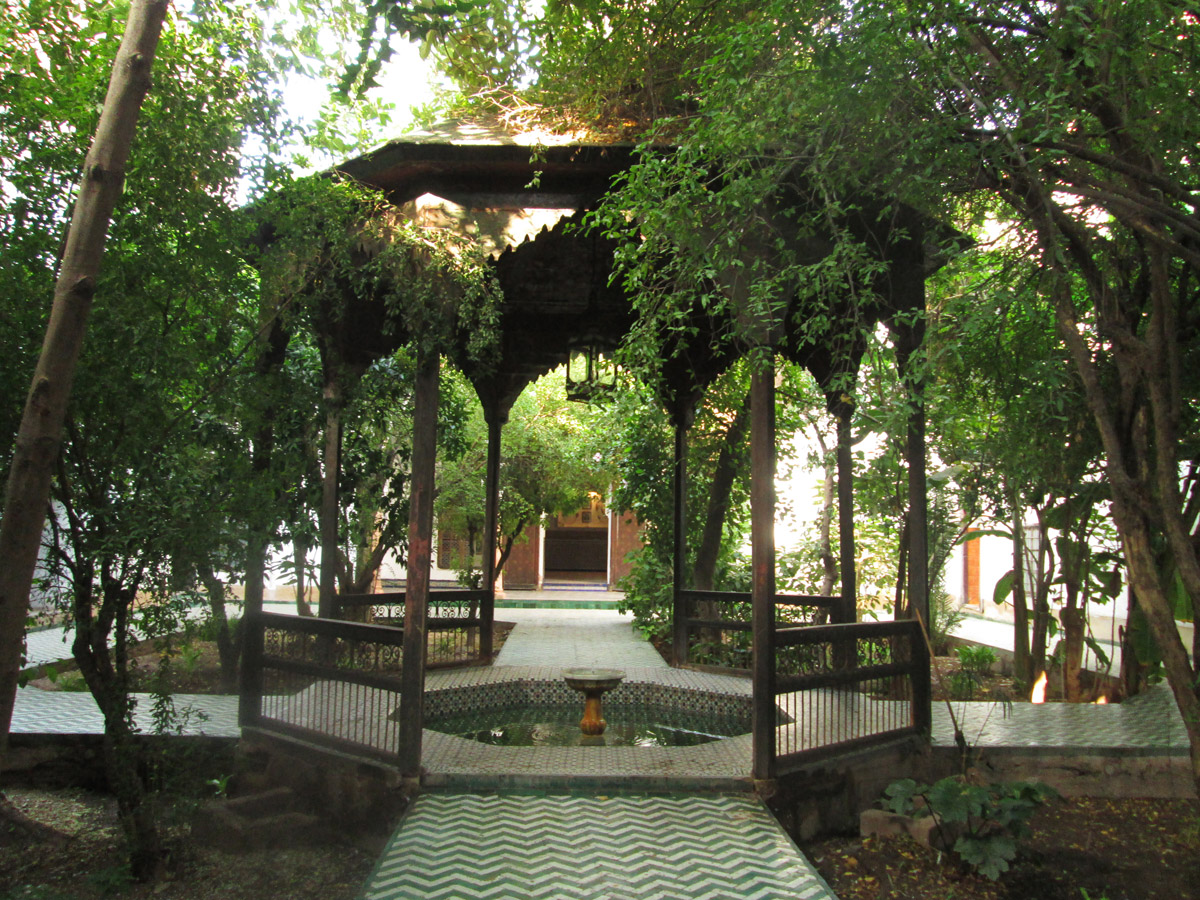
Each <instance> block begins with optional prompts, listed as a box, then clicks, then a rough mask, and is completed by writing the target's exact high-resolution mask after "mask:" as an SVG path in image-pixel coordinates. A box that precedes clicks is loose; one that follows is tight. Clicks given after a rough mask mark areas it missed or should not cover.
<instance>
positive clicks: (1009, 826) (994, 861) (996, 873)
mask: <svg viewBox="0 0 1200 900" xmlns="http://www.w3.org/2000/svg"><path fill="white" fill-rule="evenodd" d="M918 798H920V799H921V800H922V801H923V802H922V803H917V802H916V801H917V799H918ZM1052 799H1058V792H1057V791H1055V790H1054V789H1053V788H1052V787H1050V786H1049V785H1045V784H1041V783H1039V782H1033V781H1014V782H1007V783H1002V784H990V785H980V784H972V783H970V782H968V781H967V780H965V779H963V778H960V777H950V778H943V779H942V780H941V781H939V782H937V783H935V784H933V785H932V786H930V785H924V784H918V783H917V782H915V781H913V779H911V778H904V779H901V780H900V781H894V782H892V783H891V784H890V785H888V788H887V790H886V791H884V798H883V800H882V804H883V807H884V809H890V810H891V811H892V812H896V813H900V814H901V815H909V816H913V817H915V818H921V817H924V816H930V815H932V816H933V817H934V819H935V821H936V826H937V831H938V835H939V837H940V838H941V840H942V844H943V846H947V847H951V849H953V851H954V852H955V853H956V854H957V855H958V857H959V858H960V859H961V860H962V861H963V862H964V863H965V864H967V865H968V866H970V867H971V868H973V869H975V871H977V872H979V874H980V875H983V876H984V877H985V878H989V879H991V880H992V881H995V880H996V879H997V878H999V877H1000V873H1002V872H1006V871H1008V864H1009V863H1010V862H1012V861H1013V860H1014V859H1015V858H1016V856H1017V841H1018V840H1021V839H1023V838H1027V837H1029V836H1030V834H1031V833H1032V832H1031V830H1030V828H1029V820H1030V818H1032V817H1033V814H1034V813H1035V812H1036V811H1037V808H1038V807H1039V806H1041V805H1042V804H1043V803H1045V802H1046V801H1047V800H1052Z"/></svg>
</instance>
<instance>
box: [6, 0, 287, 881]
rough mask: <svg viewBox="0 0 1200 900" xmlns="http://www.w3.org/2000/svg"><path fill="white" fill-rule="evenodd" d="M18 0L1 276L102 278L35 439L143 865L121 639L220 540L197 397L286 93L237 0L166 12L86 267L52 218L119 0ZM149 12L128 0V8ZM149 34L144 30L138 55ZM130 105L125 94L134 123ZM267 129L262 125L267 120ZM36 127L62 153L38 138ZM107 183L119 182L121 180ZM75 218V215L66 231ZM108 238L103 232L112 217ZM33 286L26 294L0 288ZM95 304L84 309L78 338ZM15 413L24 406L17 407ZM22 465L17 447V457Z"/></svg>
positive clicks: (231, 324)
mask: <svg viewBox="0 0 1200 900" xmlns="http://www.w3.org/2000/svg"><path fill="white" fill-rule="evenodd" d="M8 12H9V13H10V14H13V15H14V18H11V19H7V20H6V26H7V27H8V29H10V30H9V35H10V36H11V37H12V38H13V40H12V41H8V40H6V41H5V42H4V45H5V47H6V50H7V55H6V57H5V59H4V61H3V69H2V71H3V75H4V79H5V83H6V88H7V89H8V91H7V93H6V100H5V102H4V104H3V110H4V118H3V122H2V125H3V128H2V132H3V141H4V142H5V145H6V150H11V151H12V153H11V155H9V153H6V154H5V160H6V163H5V165H6V169H5V172H4V179H3V182H2V183H3V184H5V185H6V188H7V190H6V196H5V197H4V207H3V219H2V220H0V221H2V224H3V227H4V231H5V240H4V241H3V247H4V250H3V251H2V252H3V253H4V254H5V259H4V260H3V265H0V270H3V271H4V272H5V273H6V274H5V279H4V284H3V286H4V288H5V291H6V293H7V292H8V291H10V290H14V289H16V290H22V291H24V289H26V288H28V287H29V286H36V285H41V286H42V288H41V290H42V291H43V292H44V293H48V292H49V290H48V288H49V285H50V284H52V283H53V281H54V278H55V271H56V270H58V272H59V279H60V281H62V282H63V283H64V284H65V285H67V287H69V288H73V289H79V288H86V290H83V292H82V294H78V296H77V299H80V300H82V301H84V306H83V307H82V308H80V311H82V310H83V309H86V306H87V303H86V301H87V300H90V298H91V295H92V293H93V290H94V292H95V295H96V296H97V297H100V298H102V301H101V302H99V303H98V304H97V306H96V310H95V312H94V314H93V316H92V323H91V332H92V339H91V340H90V341H89V343H88V345H87V347H86V348H85V350H84V352H83V354H82V356H81V357H80V359H79V368H80V377H79V378H78V379H76V381H75V387H74V391H73V393H72V396H71V400H70V403H69V405H67V406H66V408H65V421H66V436H65V440H64V442H63V444H62V450H61V455H60V454H59V453H58V452H57V448H56V444H55V442H54V441H50V442H48V443H47V442H46V441H40V442H39V444H38V451H39V453H43V454H46V462H47V464H48V465H52V466H54V465H56V470H55V478H54V483H53V495H52V496H53V502H54V505H53V515H52V516H51V517H50V557H49V562H48V567H49V568H50V570H51V572H52V573H53V574H54V575H56V576H57V578H58V580H57V581H56V587H57V588H58V589H59V590H61V591H62V598H63V602H64V604H65V606H66V609H67V610H68V611H69V614H70V616H71V618H72V619H73V623H74V627H75V634H76V639H75V644H74V648H73V651H74V654H75V657H76V660H77V661H78V663H79V665H80V670H81V672H82V673H83V675H84V678H85V679H86V681H87V683H88V686H89V688H90V689H91V691H92V693H93V696H95V698H96V701H97V703H98V704H99V706H100V709H101V711H102V712H103V714H104V718H105V748H106V762H107V765H108V772H109V778H110V782H111V784H112V785H113V788H114V791H115V792H116V794H117V797H118V803H119V806H120V811H121V818H122V822H123V824H124V825H125V828H126V834H127V836H128V839H129V843H130V851H131V859H132V863H133V867H134V871H135V873H136V874H137V875H139V876H145V875H147V874H150V873H151V872H152V871H154V870H155V869H156V867H157V866H158V865H159V863H160V861H161V856H160V849H161V848H160V844H159V837H158V833H157V829H156V825H155V822H154V817H153V815H152V813H151V807H150V806H148V805H147V803H146V797H147V790H148V785H147V784H146V783H145V782H144V781H143V776H142V768H141V767H140V766H139V765H138V763H137V759H138V754H139V752H140V751H139V750H138V745H137V744H136V743H134V741H133V739H132V724H131V720H130V711H131V700H130V698H129V696H128V683H129V667H130V659H129V655H128V641H129V635H130V633H131V630H132V627H133V626H134V625H135V624H140V625H142V626H144V627H145V628H146V629H147V630H149V631H151V632H155V631H158V630H159V626H161V625H162V624H163V622H162V621H160V620H161V619H165V618H169V616H170V612H171V609H170V607H168V606H164V605H161V604H155V603H149V604H147V603H143V602H141V599H142V598H146V597H150V596H153V597H156V598H158V599H160V600H162V599H165V598H166V597H167V596H168V595H169V594H170V593H171V592H172V587H173V565H172V559H173V557H175V556H179V557H180V558H184V557H187V558H191V559H195V558H196V552H197V550H198V548H200V547H205V546H207V547H212V546H213V542H214V541H215V540H217V535H216V534H215V533H214V532H213V531H211V530H209V529H208V528H206V527H205V526H206V525H207V524H208V523H209V518H208V516H207V515H206V514H205V504H206V502H207V498H208V495H209V494H210V493H211V490H210V489H211V483H210V482H209V481H208V480H207V479H209V478H214V477H216V471H217V467H216V466H215V464H214V460H215V458H216V455H217V454H216V450H215V443H214V442H213V441H212V440H211V438H212V429H211V422H206V421H205V420H204V419H203V418H201V419H194V418H193V417H192V415H191V414H192V412H193V411H194V410H195V409H196V408H197V407H198V406H201V405H203V404H204V402H205V400H206V398H207V397H208V396H209V395H210V394H211V393H212V392H213V391H214V390H216V389H218V388H219V386H220V383H221V380H222V377H223V375H224V374H225V373H226V372H227V371H228V370H229V368H230V367H231V366H233V365H235V364H236V352H237V349H238V337H239V334H238V324H239V322H240V321H241V318H240V313H241V308H240V306H239V302H240V300H241V299H242V298H243V297H244V296H245V291H246V288H247V287H248V283H247V282H246V279H245V277H244V275H245V273H244V269H243V267H242V264H241V262H240V260H239V259H238V258H237V257H236V255H235V254H233V253H231V252H230V250H231V248H232V247H233V245H234V235H235V233H236V224H235V220H234V218H233V213H232V201H233V198H234V192H235V189H236V184H237V180H238V178H239V177H240V174H241V172H242V168H241V161H240V156H241V149H242V141H243V139H244V136H245V133H246V129H247V123H270V122H271V121H272V119H273V115H274V100H273V98H272V97H271V96H270V94H269V93H268V92H267V91H266V89H265V88H264V86H263V84H262V83H261V82H260V81H259V80H258V79H257V78H256V77H255V75H254V74H253V73H254V72H255V71H257V68H258V65H257V58H256V34H257V30H256V28H255V25H254V22H253V20H252V19H249V18H247V17H246V10H245V9H242V8H241V7H234V6H229V7H225V8H223V10H222V12H221V14H220V15H213V16H212V17H203V16H201V17H197V18H193V19H182V18H178V19H176V18H173V19H170V20H169V21H168V22H167V24H166V28H165V31H164V33H163V37H162V41H161V45H160V46H159V47H158V62H157V67H158V70H159V88H158V90H157V91H156V92H155V93H153V94H152V95H151V96H150V97H149V99H148V100H147V101H146V103H145V108H144V110H143V118H144V119H145V120H146V122H147V123H149V128H147V129H146V132H145V136H144V138H143V140H142V141H141V142H139V144H138V146H137V147H136V148H135V150H134V153H133V154H132V156H131V157H130V158H129V163H128V166H129V168H128V175H129V177H128V182H127V184H126V186H125V191H124V193H123V195H122V196H121V199H120V207H119V208H118V213H117V216H116V219H115V221H114V224H113V226H112V239H111V246H110V248H109V253H108V255H107V258H106V265H105V268H104V270H103V271H102V272H100V273H99V274H98V275H97V274H96V270H95V268H94V267H95V265H96V263H97V260H98V253H99V244H96V245H94V246H93V250H92V252H93V256H92V257H91V259H90V261H89V263H88V265H90V266H91V267H92V268H91V269H90V271H89V270H87V269H85V270H80V269H78V268H74V266H75V265H76V263H75V261H74V259H73V257H72V256H71V254H72V253H73V252H74V251H73V250H72V249H71V247H72V245H71V243H70V239H69V240H68V244H67V249H66V251H65V253H66V256H64V258H63V260H62V261H61V263H60V262H59V260H58V259H57V252H56V250H57V248H56V247H55V244H54V242H53V241H52V240H47V235H51V236H52V235H53V234H54V231H55V230H58V229H60V228H61V227H62V226H63V224H64V223H63V221H62V219H61V212H60V210H61V209H62V206H63V203H64V200H65V192H66V186H67V185H69V183H70V181H71V179H72V173H73V172H74V171H76V170H77V168H78V166H79V159H80V158H81V156H82V152H83V146H82V145H83V142H84V141H85V140H86V137H87V135H88V134H90V133H91V130H92V124H93V122H94V118H95V110H96V109H97V105H98V103H99V101H100V99H101V96H102V93H103V89H104V82H105V75H106V67H107V61H108V60H110V59H112V58H113V56H114V54H115V48H116V43H117V40H118V33H119V28H120V20H119V18H117V13H116V12H115V11H113V10H112V9H109V8H105V9H103V10H101V9H98V8H94V7H91V6H78V5H77V4H74V3H69V2H62V3H54V4H39V5H35V6H31V7H22V8H19V9H17V10H14V9H13V8H12V7H9V8H8ZM163 12H165V4H161V5H159V9H158V13H159V15H160V16H161V14H162V13H163ZM143 13H144V9H143V8H142V7H140V6H135V7H134V19H135V20H137V19H138V17H139V16H141V15H142V14H143ZM153 46H154V45H153V44H150V45H148V46H147V47H143V48H142V52H143V54H144V56H145V59H146V62H149V59H150V58H152V56H153ZM126 52H128V51H126ZM135 70H136V67H135ZM122 71H123V69H122ZM117 84H118V86H119V84H120V82H119V80H118V82H117ZM50 98H54V99H53V100H51V99H50ZM59 99H61V100H62V102H56V101H58V100H59ZM134 110H136V106H135V107H134ZM132 115H136V113H135V112H134V113H128V112H127V113H126V119H125V122H124V126H125V128H126V129H127V133H126V141H128V139H129V137H131V134H132V118H131V116H132ZM102 120H103V115H102ZM106 127H107V126H105V125H104V124H103V123H102V125H101V126H100V130H101V132H103V131H104V129H105V128H106ZM260 127H261V126H260ZM263 134H264V136H267V137H270V134H271V131H270V126H269V125H268V126H267V129H266V130H265V131H264V132H263ZM43 146H47V147H48V148H49V149H50V152H49V153H47V154H42V152H41V150H42V148H43ZM97 146H102V145H101V144H100V143H98V144H97ZM97 165H99V166H101V167H104V166H108V165H112V166H113V167H114V168H113V169H112V174H114V175H121V174H124V173H123V168H124V165H123V163H122V162H121V161H120V158H119V157H118V158H117V159H116V160H115V161H113V162H111V163H110V162H108V161H107V160H105V161H101V162H97V161H96V158H95V157H93V158H92V161H91V162H90V163H89V166H90V167H95V166H97ZM90 170H91V169H89V171H90ZM104 181H105V179H98V178H93V179H90V181H89V183H92V182H94V183H96V184H99V183H101V182H104ZM115 186H116V188H117V193H120V179H118V180H117V181H116V183H115ZM8 191H11V193H8ZM101 218H103V219H105V220H106V219H107V216H106V215H104V216H102V217H101ZM79 227H80V223H79V221H78V220H77V222H76V223H75V225H73V226H72V229H71V232H72V234H74V233H75V232H76V230H77V228H79ZM10 237H11V240H10ZM97 239H98V240H99V241H101V242H102V241H103V228H101V230H100V231H99V232H98V234H97ZM39 248H40V249H39ZM29 305H30V304H28V295H26V294H25V293H21V294H19V295H15V296H14V295H10V296H9V299H8V300H7V301H6V302H5V303H4V304H3V306H4V308H5V309H17V308H21V307H27V306H29ZM56 315H57V316H59V317H61V311H59V312H58V313H56ZM52 321H54V319H52ZM83 321H84V318H83V317H82V316H79V317H75V318H73V320H72V322H73V325H74V326H76V328H77V331H76V334H75V339H76V340H78V339H79V338H80V337H81V336H82V335H81V332H82V325H83ZM3 327H4V328H5V329H6V331H7V332H8V333H7V334H6V336H5V345H6V346H13V347H29V346H35V345H36V344H37V340H38V336H39V330H40V328H42V327H44V322H42V321H39V320H38V318H37V317H35V316H25V317H23V318H11V319H10V318H6V319H4V320H3ZM53 328H54V326H53V325H52V326H51V331H53ZM10 329H11V330H10ZM45 352H46V354H47V355H48V356H47V358H48V359H49V360H51V362H53V364H54V365H58V366H62V365H66V364H67V363H69V362H70V359H69V357H70V354H69V353H65V352H64V351H61V350H57V349H55V347H54V346H53V342H50V343H48V344H47V345H46V351H45ZM68 368H69V366H68ZM54 377H57V376H54ZM64 377H65V376H64ZM67 380H68V381H69V379H67ZM64 384H65V382H64ZM6 396H9V397H13V396H19V394H17V392H15V391H12V392H8V391H6ZM61 400H62V402H63V403H66V396H65V394H64V395H63V396H62V398H61ZM5 421H6V422H14V421H15V416H13V415H12V411H11V410H9V411H8V412H6V414H5ZM51 430H53V429H51ZM19 446H20V445H19ZM26 465H27V463H26V462H24V461H22V458H21V456H20V455H19V453H18V456H17V457H16V459H15V460H14V462H13V464H12V472H13V473H17V472H21V471H23V470H24V468H25V466H26ZM11 496H12V495H11V493H10V499H11ZM39 506H40V507H41V508H44V505H42V504H39ZM7 521H8V517H7V516H6V527H7ZM38 522H39V523H40V517H39V519H38ZM39 531H40V526H39ZM5 559H6V565H5V569H6V571H9V570H15V569H16V568H17V562H16V557H15V556H10V555H8V552H7V551H6V556H5ZM26 594H27V591H26ZM11 596H15V595H8V594H7V593H6V598H11ZM21 599H22V600H23V599H24V595H22V597H21ZM7 611H8V610H7V607H6V612H7ZM8 627H9V626H8V623H6V625H5V634H6V637H8V636H11V635H10V632H9V631H8ZM110 641H111V643H110ZM8 700H9V701H11V694H10V695H9V697H8Z"/></svg>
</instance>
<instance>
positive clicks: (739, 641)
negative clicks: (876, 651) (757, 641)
mask: <svg viewBox="0 0 1200 900" xmlns="http://www.w3.org/2000/svg"><path fill="white" fill-rule="evenodd" d="M680 601H681V606H682V609H681V612H682V617H681V619H680V621H679V622H677V624H676V628H677V629H678V631H677V633H676V646H677V647H681V648H684V652H683V658H682V659H678V660H677V663H682V664H687V665H690V666H694V667H697V668H706V669H707V668H716V669H735V670H738V671H743V672H745V671H749V667H750V655H751V651H752V647H751V644H752V643H753V641H752V636H751V632H752V630H753V626H752V624H751V611H750V595H749V594H748V593H737V592H729V591H683V592H681V594H680ZM705 606H708V607H709V608H715V610H716V615H712V614H710V615H703V614H702V611H703V609H704V607H705ZM854 616H855V609H854V601H853V600H847V599H844V598H842V597H814V596H806V595H803V594H778V595H776V597H775V624H776V627H789V626H808V625H821V624H826V623H834V624H842V623H846V622H853V621H854ZM676 655H677V656H679V655H680V653H679V652H678V651H677V653H676Z"/></svg>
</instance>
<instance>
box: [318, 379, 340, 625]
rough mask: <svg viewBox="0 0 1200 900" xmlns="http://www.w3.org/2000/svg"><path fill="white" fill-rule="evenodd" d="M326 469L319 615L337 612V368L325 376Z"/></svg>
mask: <svg viewBox="0 0 1200 900" xmlns="http://www.w3.org/2000/svg"><path fill="white" fill-rule="evenodd" d="M324 399H325V449H324V453H323V462H324V466H325V471H324V472H323V473H322V476H321V580H320V587H319V591H320V595H319V600H318V603H317V615H318V616H320V617H321V618H322V619H332V618H335V617H336V615H337V609H336V608H335V606H336V603H337V563H338V518H339V517H340V514H341V508H340V507H341V504H340V502H339V501H340V497H339V496H338V477H339V476H340V475H341V469H342V406H343V404H342V383H341V375H340V374H339V373H338V372H337V370H336V368H332V369H331V371H330V372H329V373H328V374H327V375H326V376H325V391H324Z"/></svg>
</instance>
